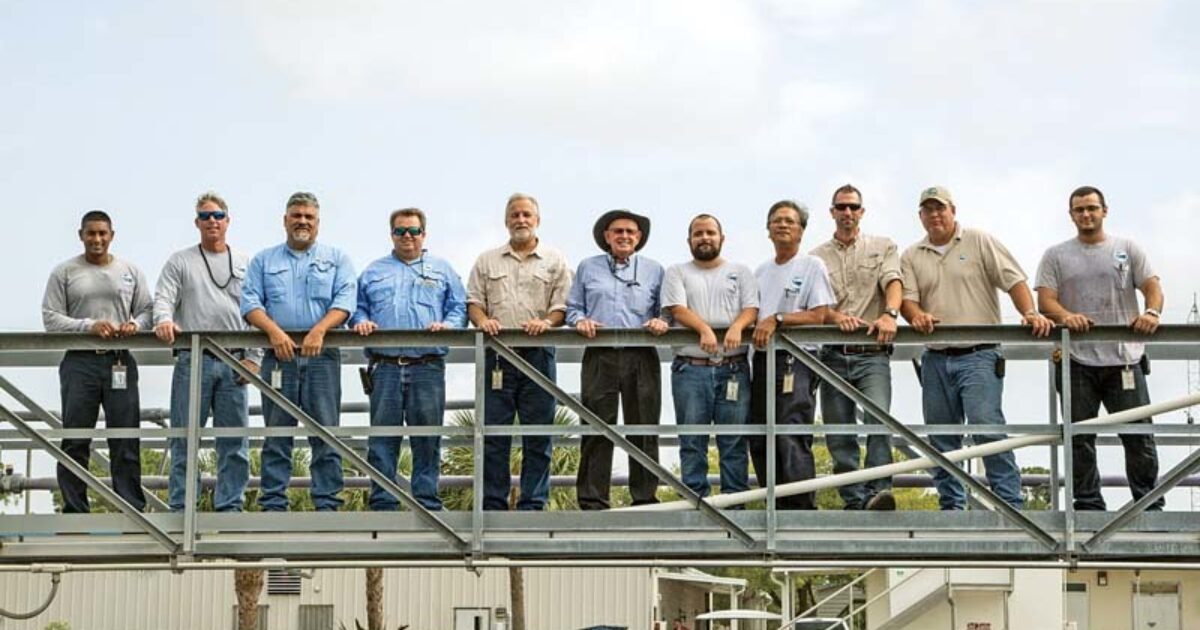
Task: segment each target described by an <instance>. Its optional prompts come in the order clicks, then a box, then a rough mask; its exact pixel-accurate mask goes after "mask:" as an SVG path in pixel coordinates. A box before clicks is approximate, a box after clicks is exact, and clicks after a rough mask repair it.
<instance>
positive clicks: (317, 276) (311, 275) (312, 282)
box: [308, 260, 334, 303]
mask: <svg viewBox="0 0 1200 630" xmlns="http://www.w3.org/2000/svg"><path fill="white" fill-rule="evenodd" d="M333 276H334V264H333V261H331V260H314V261H313V262H312V264H310V265H309V267H308V299H310V300H319V301H321V302H325V303H329V302H332V301H333Z"/></svg>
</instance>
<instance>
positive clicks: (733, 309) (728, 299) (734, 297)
mask: <svg viewBox="0 0 1200 630" xmlns="http://www.w3.org/2000/svg"><path fill="white" fill-rule="evenodd" d="M721 304H722V305H723V306H724V307H725V311H726V312H727V313H729V321H731V322H732V321H733V320H734V318H736V317H737V316H738V313H740V312H741V311H742V308H741V304H742V292H741V287H740V286H739V284H738V281H737V279H736V278H733V279H730V280H726V281H725V286H724V287H723V288H722V289H721Z"/></svg>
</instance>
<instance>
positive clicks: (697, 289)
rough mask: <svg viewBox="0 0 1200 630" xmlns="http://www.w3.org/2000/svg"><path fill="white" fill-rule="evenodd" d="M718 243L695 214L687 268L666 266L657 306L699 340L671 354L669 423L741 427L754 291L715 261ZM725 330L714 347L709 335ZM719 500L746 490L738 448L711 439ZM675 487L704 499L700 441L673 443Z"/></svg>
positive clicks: (704, 442) (710, 225) (716, 231)
mask: <svg viewBox="0 0 1200 630" xmlns="http://www.w3.org/2000/svg"><path fill="white" fill-rule="evenodd" d="M724 243H725V235H724V234H723V233H722V231H721V223H720V222H719V221H718V220H717V218H716V217H714V216H711V215H707V214H701V215H698V216H696V218H694V219H692V221H691V223H689V224H688V246H689V247H690V248H691V250H692V260H691V262H686V263H680V264H678V265H673V266H672V267H671V268H670V269H668V270H667V273H666V276H665V277H664V278H663V287H662V300H661V302H662V306H663V310H664V311H665V312H667V313H669V314H670V316H671V318H672V319H673V320H674V321H675V322H676V323H678V324H681V325H683V326H686V327H687V328H690V329H692V330H694V331H696V333H697V334H698V335H699V336H700V343H699V344H697V345H690V346H683V347H679V348H676V349H675V360H674V362H672V364H671V394H672V398H673V400H674V402H675V423H676V424H679V425H684V424H712V423H715V424H732V425H737V424H745V422H746V415H747V414H748V413H749V411H750V392H749V391H748V390H749V387H750V366H749V364H748V363H747V362H746V353H747V352H748V350H749V347H748V345H747V344H746V343H743V341H742V331H743V330H745V328H746V327H747V326H749V325H750V324H752V323H754V319H755V317H756V316H757V314H758V289H757V287H756V285H755V282H754V274H753V273H751V272H750V268H749V267H747V266H746V265H743V264H739V263H733V262H729V261H727V260H725V259H723V258H721V247H722V245H724ZM723 326H727V327H728V329H727V330H726V332H725V337H724V339H723V340H721V342H718V340H717V335H716V333H715V332H713V329H714V328H720V327H723ZM717 451H718V452H719V453H720V462H721V464H720V467H721V492H725V493H729V492H738V491H741V490H746V489H747V488H748V487H749V482H748V478H747V474H748V472H747V461H746V442H745V440H744V439H743V437H742V436H740V435H718V436H717ZM679 459H680V468H681V469H682V471H683V483H685V484H687V486H688V487H689V488H691V489H692V491H694V492H695V493H696V494H699V495H700V496H702V497H703V496H708V494H709V487H708V435H681V436H679Z"/></svg>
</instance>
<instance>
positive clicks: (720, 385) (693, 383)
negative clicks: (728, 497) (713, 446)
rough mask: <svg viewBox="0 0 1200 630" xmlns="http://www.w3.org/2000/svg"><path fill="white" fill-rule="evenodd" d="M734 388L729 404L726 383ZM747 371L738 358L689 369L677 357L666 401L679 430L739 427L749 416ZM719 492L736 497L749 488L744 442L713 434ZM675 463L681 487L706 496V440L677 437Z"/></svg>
mask: <svg viewBox="0 0 1200 630" xmlns="http://www.w3.org/2000/svg"><path fill="white" fill-rule="evenodd" d="M730 381H733V382H734V383H737V398H736V400H728V399H727V394H728V393H729V382H730ZM749 388H750V366H749V364H748V363H746V361H745V360H744V359H743V360H742V361H737V362H733V363H722V364H721V365H715V366H714V365H692V364H691V363H690V360H689V359H686V358H682V357H676V358H675V361H674V362H672V363H671V396H672V399H673V400H674V401H675V423H676V424H679V425H707V424H717V425H720V426H725V425H742V424H745V423H746V417H747V415H749V413H750V392H749V391H747V390H748V389H749ZM717 453H718V456H719V458H720V471H721V492H724V493H730V492H741V491H743V490H747V489H749V487H750V484H749V472H748V470H747V465H748V462H747V455H746V439H745V437H744V436H742V435H718V436H717ZM679 460H680V468H681V470H682V472H683V483H684V484H685V485H686V486H687V487H688V488H691V490H692V491H693V492H695V493H696V494H698V495H700V496H702V497H706V496H708V494H709V486H708V435H707V434H705V435H680V436H679Z"/></svg>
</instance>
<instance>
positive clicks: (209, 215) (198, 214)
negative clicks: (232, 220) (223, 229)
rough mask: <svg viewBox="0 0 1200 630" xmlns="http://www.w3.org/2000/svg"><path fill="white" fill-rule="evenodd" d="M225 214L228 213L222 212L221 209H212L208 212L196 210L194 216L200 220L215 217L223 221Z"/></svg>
mask: <svg viewBox="0 0 1200 630" xmlns="http://www.w3.org/2000/svg"><path fill="white" fill-rule="evenodd" d="M227 216H229V214H227V213H226V212H224V211H222V210H213V211H212V212H208V211H197V212H196V218H197V219H199V220H201V221H207V220H209V219H216V220H217V221H224V220H225V217H227Z"/></svg>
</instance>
